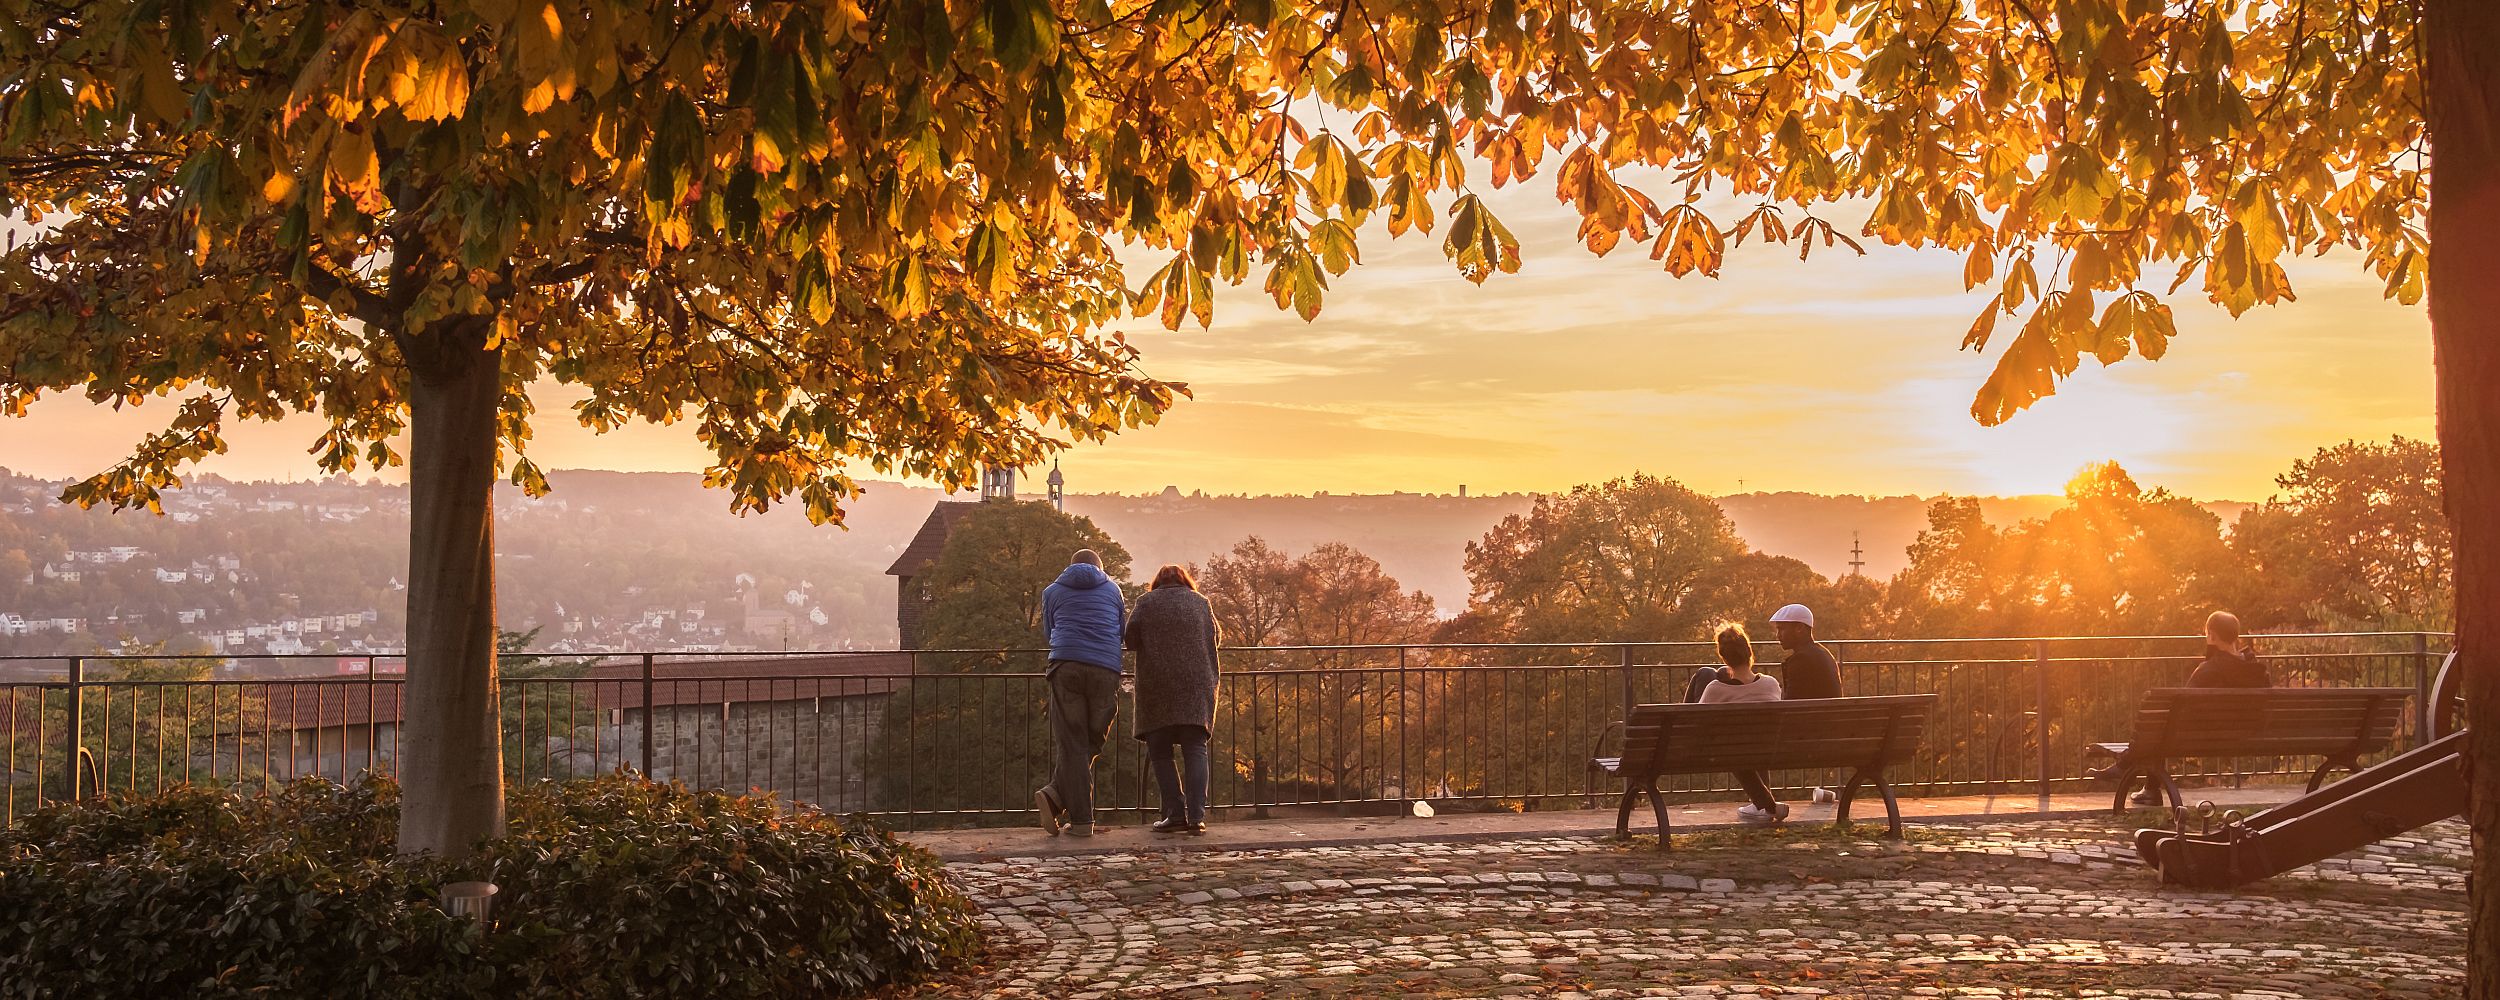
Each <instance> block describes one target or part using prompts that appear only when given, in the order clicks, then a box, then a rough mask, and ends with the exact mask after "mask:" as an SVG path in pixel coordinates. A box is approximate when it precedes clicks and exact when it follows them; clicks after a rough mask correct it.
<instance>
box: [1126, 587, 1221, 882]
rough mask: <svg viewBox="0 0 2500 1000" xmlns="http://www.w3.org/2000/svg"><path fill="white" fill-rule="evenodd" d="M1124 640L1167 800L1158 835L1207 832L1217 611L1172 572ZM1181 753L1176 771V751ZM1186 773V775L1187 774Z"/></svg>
mask: <svg viewBox="0 0 2500 1000" xmlns="http://www.w3.org/2000/svg"><path fill="white" fill-rule="evenodd" d="M1124 639H1125V641H1126V643H1127V645H1128V648H1130V649H1134V650H1136V651H1137V723H1136V725H1137V738H1138V739H1141V740H1144V741H1146V759H1147V760H1148V761H1149V762H1151V763H1152V764H1153V765H1154V772H1155V787H1156V788H1158V789H1160V790H1161V792H1162V796H1163V819H1162V820H1160V821H1158V822H1156V823H1155V825H1154V831H1155V832H1156V833H1192V834H1197V833H1205V832H1207V733H1208V731H1209V730H1211V729H1213V728H1214V727H1215V611H1214V609H1212V608H1210V607H1209V606H1208V605H1207V599H1206V597H1205V596H1203V595H1201V594H1199V593H1198V583H1197V581H1195V580H1192V579H1190V578H1189V571H1188V570H1186V569H1183V568H1181V567H1179V566H1165V567H1163V569H1162V570H1160V571H1158V572H1156V573H1155V580H1154V586H1153V588H1152V589H1150V590H1148V591H1146V593H1145V594H1143V595H1141V596H1139V597H1138V598H1137V609H1136V610H1135V611H1132V612H1130V613H1129V617H1128V629H1127V632H1126V633H1125V636H1124ZM1175 747H1177V748H1179V750H1180V754H1181V758H1182V761H1181V767H1180V768H1176V767H1175V766H1174V762H1173V760H1172V751H1173V749H1174V748H1175ZM1183 770H1185V771H1186V775H1185V776H1184V774H1183V773H1181V772H1182V771H1183Z"/></svg>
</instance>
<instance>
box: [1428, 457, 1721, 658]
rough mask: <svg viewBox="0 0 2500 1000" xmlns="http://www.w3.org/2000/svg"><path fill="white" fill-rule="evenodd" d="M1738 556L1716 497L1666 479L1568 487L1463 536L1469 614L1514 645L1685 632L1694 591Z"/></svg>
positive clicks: (1694, 612) (1694, 614)
mask: <svg viewBox="0 0 2500 1000" xmlns="http://www.w3.org/2000/svg"><path fill="white" fill-rule="evenodd" d="M1743 552H1744V543H1743V542H1741V541H1738V540H1737V537H1736V528H1735V525H1734V523H1733V522H1731V521H1729V520H1728V517H1727V515H1726V514H1725V513H1724V512H1722V511H1721V510H1720V509H1719V505H1718V504H1717V503H1716V502H1714V501H1712V500H1711V499H1710V498H1709V497H1706V496H1703V495H1701V494H1700V493H1697V492H1694V491H1693V490H1691V489H1688V488H1686V487H1685V486H1684V485H1683V484H1680V483H1677V482H1676V481H1674V480H1672V479H1663V478H1659V477H1655V476H1649V475H1635V476H1632V477H1631V478H1629V479H1616V480H1612V481H1610V482H1606V483H1602V484H1597V485H1583V486H1575V487H1573V488H1572V490H1571V492H1570V493H1567V494H1563V495H1560V496H1552V495H1548V496H1540V497H1538V498H1537V500H1536V504H1535V506H1533V507H1532V508H1530V510H1529V512H1528V513H1527V514H1525V515H1517V514H1514V515H1511V516H1509V517H1506V518H1503V519H1502V521H1501V523H1499V524H1496V525H1494V526H1493V530H1491V531H1489V532H1486V533H1485V536H1484V538H1483V539H1481V540H1479V541H1474V542H1469V543H1467V555H1466V566H1467V578H1468V581H1469V583H1470V584H1471V588H1472V595H1471V597H1470V599H1469V602H1468V605H1469V607H1468V610H1469V611H1470V612H1471V613H1475V614H1479V615H1480V616H1481V617H1483V618H1485V619H1489V620H1491V621H1496V622H1499V623H1501V628H1502V631H1503V632H1505V633H1506V634H1507V635H1509V636H1510V637H1511V638H1512V639H1513V640H1514V641H1519V642H1562V643H1568V642H1614V641H1625V642H1638V641H1658V640H1662V639H1669V638H1683V637H1685V636H1687V635H1690V634H1691V633H1693V631H1694V630H1695V628H1697V627H1698V623H1699V621H1700V618H1701V616H1702V614H1703V611H1702V609H1700V608H1697V607H1694V606H1693V605H1692V604H1691V603H1690V602H1689V598H1690V597H1691V596H1692V594H1693V591H1694V588H1695V587H1696V586H1697V585H1698V584H1699V583H1700V582H1701V580H1702V578H1703V576H1704V574H1706V573H1708V572H1709V571H1710V570H1711V569H1712V568H1713V567H1715V566H1717V565H1718V564H1719V563H1720V562H1722V561H1724V560H1727V559H1730V558H1733V557H1735V556H1738V555H1740V554H1742V553H1743Z"/></svg>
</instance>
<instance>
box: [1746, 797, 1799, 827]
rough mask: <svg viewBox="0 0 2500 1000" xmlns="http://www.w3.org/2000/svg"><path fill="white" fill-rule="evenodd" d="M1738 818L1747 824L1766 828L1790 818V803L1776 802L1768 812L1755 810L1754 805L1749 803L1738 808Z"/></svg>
mask: <svg viewBox="0 0 2500 1000" xmlns="http://www.w3.org/2000/svg"><path fill="white" fill-rule="evenodd" d="M1736 818H1737V819H1739V820H1743V821H1744V822H1747V823H1754V824H1758V825H1764V826H1767V825H1769V824H1772V823H1778V822H1781V821H1783V820H1786V819H1787V818H1788V803H1786V802H1774V803H1772V804H1771V809H1770V811H1768V812H1765V811H1763V810H1761V809H1758V808H1755V807H1754V805H1753V804H1752V803H1747V804H1745V805H1741V806H1737V807H1736Z"/></svg>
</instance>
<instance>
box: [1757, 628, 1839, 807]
mask: <svg viewBox="0 0 2500 1000" xmlns="http://www.w3.org/2000/svg"><path fill="white" fill-rule="evenodd" d="M1771 627H1772V628H1774V629H1777V630H1778V631H1779V640H1780V646H1781V648H1783V649H1786V650H1788V658H1787V659H1785V660H1781V661H1780V675H1779V676H1780V699H1781V700H1782V701H1786V700H1789V699H1794V698H1838V697H1840V660H1839V659H1838V658H1837V657H1834V656H1833V655H1832V651H1831V650H1828V649H1825V648H1823V644H1822V643H1819V642H1816V641H1814V609H1812V608H1808V607H1806V606H1805V605H1803V604H1791V605H1788V606H1786V607H1783V608H1781V609H1779V610H1777V611H1774V612H1771ZM1836 798H1838V796H1835V795H1833V794H1832V792H1831V790H1830V789H1828V788H1823V787H1821V786H1816V787H1815V789H1814V801H1816V802H1830V801H1833V800H1835V799H1836Z"/></svg>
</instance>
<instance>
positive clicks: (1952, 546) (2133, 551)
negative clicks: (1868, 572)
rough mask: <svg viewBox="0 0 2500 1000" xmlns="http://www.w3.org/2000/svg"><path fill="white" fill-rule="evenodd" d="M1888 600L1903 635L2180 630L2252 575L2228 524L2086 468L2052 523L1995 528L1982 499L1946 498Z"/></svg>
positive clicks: (2109, 468)
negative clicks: (2234, 548) (2228, 536)
mask: <svg viewBox="0 0 2500 1000" xmlns="http://www.w3.org/2000/svg"><path fill="white" fill-rule="evenodd" d="M1909 551H1910V565H1909V566H1908V567H1907V568H1905V569H1903V570H1902V571H1901V572H1900V573H1899V574H1897V575H1895V576H1894V578H1893V580H1892V582H1891V584H1890V587H1889V594H1888V601H1889V602H1890V604H1891V606H1892V609H1893V611H1894V613H1895V614H1896V615H1897V620H1898V621H1899V622H1900V623H1901V628H1902V629H1903V630H1904V631H1906V632H1909V633H1912V634H1918V635H1932V636H2018V635H2094V634H2123V633H2128V632H2174V631H2180V630H2182V629H2185V628H2187V627H2188V626H2189V625H2190V624H2192V623H2194V622H2195V621H2197V620H2200V619H2202V618H2203V617H2204V614H2205V612H2207V611H2210V610H2216V609H2219V608H2220V607H2221V606H2222V605H2223V604H2224V603H2225V602H2226V601H2227V600H2228V598H2229V595H2231V594H2233V593H2235V592H2236V591H2235V588H2236V587H2237V585H2238V583H2237V582H2238V581H2239V580H2240V579H2242V578H2243V577H2244V576H2245V570H2244V568H2243V564H2242V562H2241V560H2240V559H2239V557H2238V556H2236V555H2235V554H2233V553H2232V552H2231V550H2230V549H2229V548H2228V547H2227V546H2226V545H2224V543H2223V541H2222V534H2221V521H2220V520H2219V519H2218V518H2216V517H2215V516H2214V515H2213V514H2212V513H2210V512H2208V511H2206V510H2205V509H2204V508H2203V507H2201V506H2198V505H2197V504H2196V503H2195V502H2194V501H2191V500H2188V499H2186V498H2184V497H2180V496H2177V495H2175V494H2172V493H2170V492H2168V491H2166V490H2160V489H2153V490H2147V489H2144V488H2142V487H2141V486H2139V485H2137V484H2136V482H2135V479H2134V478H2133V477H2132V476H2130V475H2128V474H2127V471H2126V470H2125V469H2123V468H2121V467H2119V466H2118V465H2117V464H2116V463H2103V464H2099V465H2093V466H2088V467H2086V468H2085V469H2083V470H2082V471H2081V472H2079V473H2078V474H2077V475H2076V476H2075V478H2074V479H2073V481H2071V482H2070V483H2068V485H2067V488H2066V504H2065V505H2064V506H2062V507H2060V508H2058V509H2057V510H2054V511H2051V512H2050V513H2049V514H2048V516H2046V517H2041V518H2032V519H2027V520H2025V521H2023V522H2021V523H2019V524H2017V525H2014V526H2013V527H2010V528H2003V529H2000V528H1997V527H1995V526H1993V525H1990V524H1988V523H1987V521H1986V519H1985V518H1983V517H1982V516H1981V515H1980V511H1979V504H1978V501H1977V500H1975V499H1971V498H1950V497H1948V498H1944V499H1940V500H1938V501H1936V503H1935V504H1934V505H1932V506H1931V507H1930V508H1929V510H1928V529H1927V530H1926V531H1922V532H1920V533H1919V536H1918V540H1917V541H1915V542H1913V543H1911V545H1910V550H1909Z"/></svg>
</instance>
